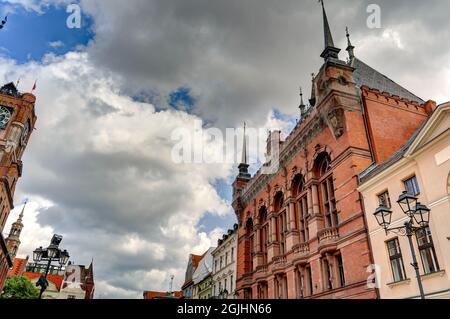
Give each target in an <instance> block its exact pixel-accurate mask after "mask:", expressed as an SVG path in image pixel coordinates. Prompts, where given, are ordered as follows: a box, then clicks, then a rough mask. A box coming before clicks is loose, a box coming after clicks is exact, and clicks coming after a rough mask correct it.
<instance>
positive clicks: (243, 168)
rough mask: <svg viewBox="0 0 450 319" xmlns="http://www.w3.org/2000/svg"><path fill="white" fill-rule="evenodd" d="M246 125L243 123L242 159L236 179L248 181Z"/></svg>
mask: <svg viewBox="0 0 450 319" xmlns="http://www.w3.org/2000/svg"><path fill="white" fill-rule="evenodd" d="M246 129H247V123H244V141H243V143H242V159H241V163H240V164H239V166H238V168H239V176H238V178H243V179H250V177H251V176H250V174H249V173H248V167H249V166H250V165H248V154H247V132H246Z"/></svg>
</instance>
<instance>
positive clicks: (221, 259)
mask: <svg viewBox="0 0 450 319" xmlns="http://www.w3.org/2000/svg"><path fill="white" fill-rule="evenodd" d="M222 268H223V256H220V269H222Z"/></svg>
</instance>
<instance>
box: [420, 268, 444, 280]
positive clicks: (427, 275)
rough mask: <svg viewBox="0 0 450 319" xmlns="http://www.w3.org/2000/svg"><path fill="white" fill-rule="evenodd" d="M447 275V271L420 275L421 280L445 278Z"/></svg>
mask: <svg viewBox="0 0 450 319" xmlns="http://www.w3.org/2000/svg"><path fill="white" fill-rule="evenodd" d="M444 275H445V270H439V271H435V272H432V273H429V274H424V275H420V278H421V279H429V278H434V277H443V276H444Z"/></svg>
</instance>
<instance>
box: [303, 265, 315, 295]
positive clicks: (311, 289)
mask: <svg viewBox="0 0 450 319" xmlns="http://www.w3.org/2000/svg"><path fill="white" fill-rule="evenodd" d="M305 271H306V278H307V281H308V290H309V291H308V295H309V296H312V295H313V294H314V287H313V278H312V271H311V266H308V267H306V268H305Z"/></svg>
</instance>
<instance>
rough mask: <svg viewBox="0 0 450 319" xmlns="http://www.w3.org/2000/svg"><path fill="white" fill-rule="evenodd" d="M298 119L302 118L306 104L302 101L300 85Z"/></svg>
mask: <svg viewBox="0 0 450 319" xmlns="http://www.w3.org/2000/svg"><path fill="white" fill-rule="evenodd" d="M299 108H300V120H301V119H302V118H303V116H304V115H305V111H306V106H305V103H304V102H303V89H302V87H300V106H299Z"/></svg>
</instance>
